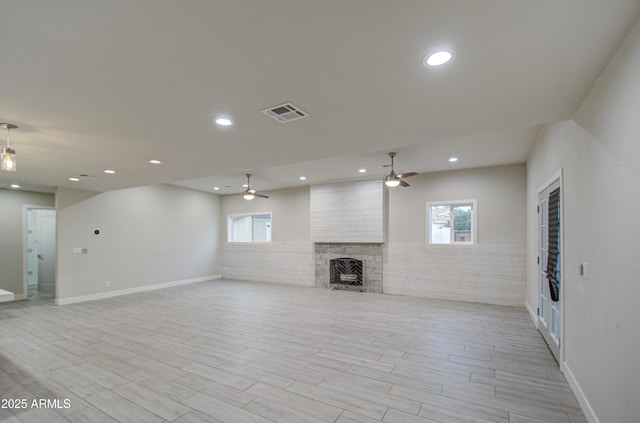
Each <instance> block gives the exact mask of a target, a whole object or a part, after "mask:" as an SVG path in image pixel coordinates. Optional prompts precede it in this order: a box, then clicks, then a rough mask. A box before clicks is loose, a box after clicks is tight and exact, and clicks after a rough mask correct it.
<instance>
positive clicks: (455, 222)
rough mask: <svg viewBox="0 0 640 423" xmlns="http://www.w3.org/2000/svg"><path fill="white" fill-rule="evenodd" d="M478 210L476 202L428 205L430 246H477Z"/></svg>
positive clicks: (447, 202)
mask: <svg viewBox="0 0 640 423" xmlns="http://www.w3.org/2000/svg"><path fill="white" fill-rule="evenodd" d="M476 208H477V207H476V200H460V201H441V202H429V203H427V219H428V220H427V228H428V229H427V230H428V234H427V237H428V239H429V244H454V245H465V244H475V243H476Z"/></svg>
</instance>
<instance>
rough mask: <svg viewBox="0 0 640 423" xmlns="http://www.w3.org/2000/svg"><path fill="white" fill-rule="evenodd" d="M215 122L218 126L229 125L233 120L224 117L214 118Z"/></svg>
mask: <svg viewBox="0 0 640 423" xmlns="http://www.w3.org/2000/svg"><path fill="white" fill-rule="evenodd" d="M216 123H217V124H218V125H220V126H230V125H233V121H232V120H231V119H229V118H226V117H219V118H216Z"/></svg>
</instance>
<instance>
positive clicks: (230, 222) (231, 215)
mask: <svg viewBox="0 0 640 423" xmlns="http://www.w3.org/2000/svg"><path fill="white" fill-rule="evenodd" d="M247 216H269V222H270V231H269V239H268V240H267V241H254V240H253V239H252V240H251V241H234V240H232V235H233V229H232V225H233V220H234V218H237V217H247ZM252 224H253V220H252ZM272 231H273V215H272V213H271V212H254V213H229V214H227V242H230V243H245V244H253V243H260V244H268V243H270V242H271V238H272ZM251 236H252V238H253V226H252V228H251Z"/></svg>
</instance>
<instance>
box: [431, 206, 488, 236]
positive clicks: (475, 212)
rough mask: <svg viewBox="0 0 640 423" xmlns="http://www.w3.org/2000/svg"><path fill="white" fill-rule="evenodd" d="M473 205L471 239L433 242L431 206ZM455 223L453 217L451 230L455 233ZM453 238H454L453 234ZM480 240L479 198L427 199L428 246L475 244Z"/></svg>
mask: <svg viewBox="0 0 640 423" xmlns="http://www.w3.org/2000/svg"><path fill="white" fill-rule="evenodd" d="M463 205H470V206H471V241H468V242H450V243H448V244H447V243H434V242H432V231H431V228H432V223H431V208H432V207H434V206H450V207H452V208H453V207H455V206H463ZM453 230H454V224H453V217H452V219H451V231H452V233H453ZM451 239H454V236H453V234H452V236H451ZM477 242H478V200H476V199H471V200H449V201H427V245H428V246H442V245H475V244H476V243H477Z"/></svg>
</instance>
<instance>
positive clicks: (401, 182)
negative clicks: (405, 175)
mask: <svg viewBox="0 0 640 423" xmlns="http://www.w3.org/2000/svg"><path fill="white" fill-rule="evenodd" d="M400 186H401V187H405V188H406V187H408V186H411V185H409V184H408V183H406V182H405V181H403V180H402V179H400Z"/></svg>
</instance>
